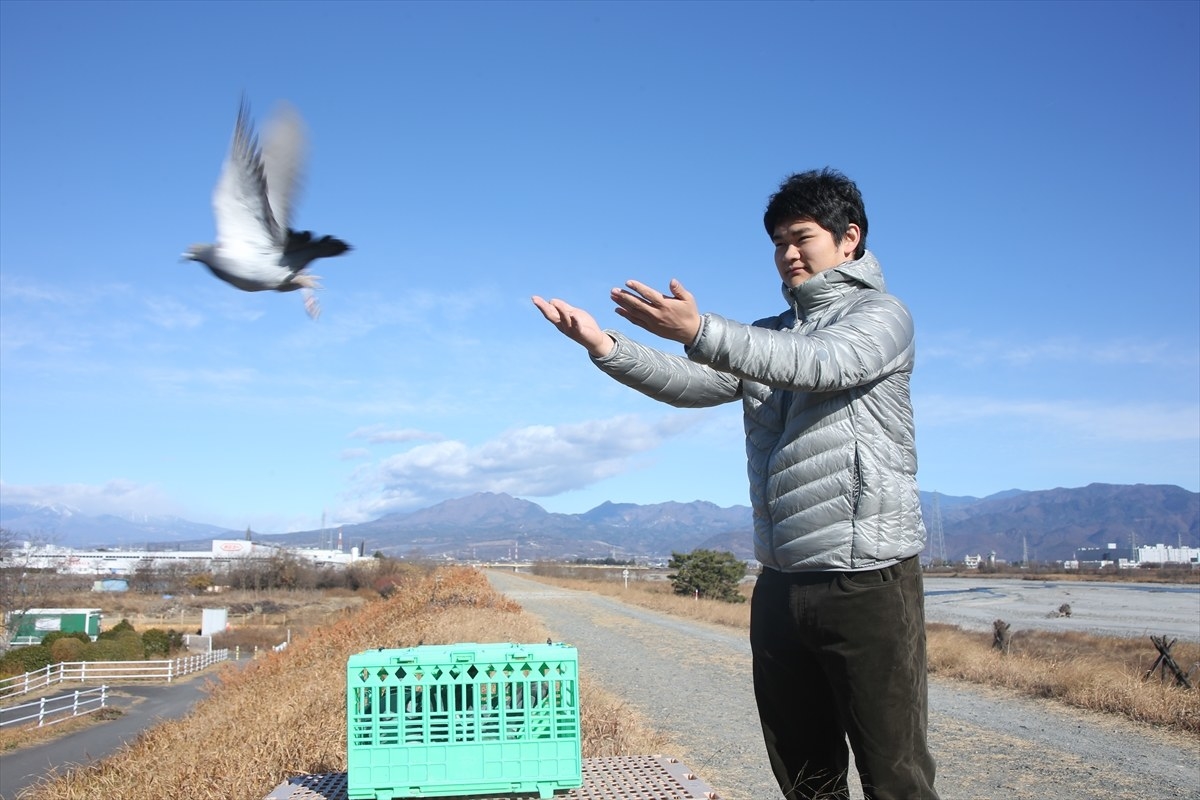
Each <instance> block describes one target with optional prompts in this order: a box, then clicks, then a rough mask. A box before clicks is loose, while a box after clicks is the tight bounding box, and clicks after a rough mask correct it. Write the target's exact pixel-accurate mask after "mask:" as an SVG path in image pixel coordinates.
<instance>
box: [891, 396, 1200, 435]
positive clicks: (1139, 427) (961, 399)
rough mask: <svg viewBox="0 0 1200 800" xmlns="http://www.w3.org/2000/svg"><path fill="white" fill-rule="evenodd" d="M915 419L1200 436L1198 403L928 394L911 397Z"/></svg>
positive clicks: (1104, 432) (1092, 432)
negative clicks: (990, 420) (995, 422)
mask: <svg viewBox="0 0 1200 800" xmlns="http://www.w3.org/2000/svg"><path fill="white" fill-rule="evenodd" d="M914 402H915V404H916V413H917V422H918V425H937V426H950V425H956V424H959V423H962V422H969V421H978V420H983V419H999V420H1008V421H1021V422H1024V423H1031V422H1032V423H1034V424H1038V425H1043V426H1045V427H1047V428H1054V429H1069V430H1071V431H1074V432H1075V433H1077V434H1081V435H1084V436H1087V437H1088V438H1089V439H1093V440H1106V439H1107V440H1111V441H1121V442H1188V441H1195V440H1197V439H1200V407H1198V406H1195V405H1167V404H1158V405H1154V404H1146V403H1136V404H1135V403H1125V404H1114V403H1105V404H1100V403H1094V402H1093V403H1084V402H1079V401H1030V400H1002V399H998V398H994V397H971V396H948V395H930V396H922V397H918V398H915V400H914Z"/></svg>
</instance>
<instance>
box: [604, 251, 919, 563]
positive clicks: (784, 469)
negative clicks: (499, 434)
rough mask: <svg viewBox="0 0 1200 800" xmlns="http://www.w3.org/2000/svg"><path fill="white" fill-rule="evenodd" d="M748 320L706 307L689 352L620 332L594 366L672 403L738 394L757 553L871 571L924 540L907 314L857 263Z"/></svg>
mask: <svg viewBox="0 0 1200 800" xmlns="http://www.w3.org/2000/svg"><path fill="white" fill-rule="evenodd" d="M784 296H785V298H786V299H787V300H788V303H789V305H790V306H791V308H790V309H789V310H788V311H786V312H784V313H782V314H780V315H778V316H775V317H769V318H767V319H762V320H759V321H757V322H755V323H754V324H753V325H745V324H742V323H739V322H734V321H732V320H728V319H725V318H723V317H720V316H718V315H716V314H705V315H704V317H703V321H702V324H701V327H700V333H699V335H698V336H697V337H696V340H695V341H694V342H693V343H692V344H691V345H690V346H689V347H688V348H686V351H687V355H688V358H683V357H680V356H675V355H668V354H666V353H662V352H660V351H658V350H654V349H652V348H649V347H646V346H644V345H641V344H638V343H637V342H634V341H633V340H631V339H629V338H628V337H625V336H623V335H621V334H620V333H618V332H616V331H609V332H608V333H609V334H610V335H611V336H612V337H613V339H614V340H615V342H616V346H615V347H613V348H612V350H611V351H610V352H609V353H608V355H606V356H605V357H603V358H598V359H595V363H596V365H597V366H598V367H599V368H600V369H601V370H603V371H604V372H605V373H607V374H608V375H610V376H612V377H613V378H615V379H616V380H618V381H620V382H621V383H624V384H625V385H627V386H631V387H633V388H634V389H637V390H638V391H640V392H642V393H643V394H646V395H648V396H650V397H653V398H654V399H656V400H660V401H662V402H665V403H669V404H671V405H673V406H678V407H683V408H699V407H705V406H714V405H718V404H720V403H727V402H730V401H732V400H735V399H737V398H739V397H740V398H741V400H742V407H743V412H744V415H745V427H746V456H747V472H748V474H749V478H750V501H751V505H752V507H753V510H754V553H755V557H756V558H757V559H758V560H759V561H760V562H762V563H763V564H764V565H765V566H767V567H771V568H773V569H777V570H782V571H784V572H809V571H820V570H863V569H876V568H879V567H885V566H888V565H890V564H893V563H895V562H897V561H899V560H901V559H903V558H907V557H908V556H912V555H916V554H917V553H919V552H920V551H921V550H922V549H923V548H924V546H925V525H924V523H923V522H922V520H921V505H920V495H919V493H918V491H917V482H916V472H917V456H916V448H915V446H914V439H913V417H912V404H911V402H910V400H909V387H908V384H909V377H910V375H911V374H912V368H913V356H914V347H913V323H912V317H911V315H910V314H909V312H908V309H907V308H906V307H905V305H904V304H903V303H902V302H900V300H899V299H898V298H896V297H895V296H893V295H890V294H888V293H887V292H886V290H885V287H884V282H883V273H882V271H881V270H880V268H879V262H878V261H876V260H875V257H874V256H873V255H872V254H871V253H870V252H867V253H866V254H865V255H864V256H863V257H862V258H861V259H858V260H856V261H849V262H847V263H845V264H842V265H841V266H839V267H835V268H833V269H831V270H826V271H825V272H820V273H817V274H816V275H814V276H813V277H812V278H810V279H808V280H807V281H805V282H804V283H802V284H801V285H800V286H797V287H795V288H788V287H786V286H785V287H784Z"/></svg>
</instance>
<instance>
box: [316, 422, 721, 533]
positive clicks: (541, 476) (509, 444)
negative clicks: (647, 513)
mask: <svg viewBox="0 0 1200 800" xmlns="http://www.w3.org/2000/svg"><path fill="white" fill-rule="evenodd" d="M703 418H704V416H703V415H698V414H674V413H668V414H666V415H664V416H662V417H660V418H657V419H653V420H648V419H645V418H643V417H640V416H635V415H627V416H620V417H613V418H609V419H603V420H592V421H588V422H581V423H573V424H566V425H530V426H527V427H523V428H514V429H512V430H508V431H505V432H504V433H502V434H501V435H499V436H498V437H496V438H495V439H492V440H491V441H488V442H485V443H483V444H481V445H475V446H473V445H470V444H467V443H465V442H461V441H454V440H448V441H440V442H434V443H430V444H422V445H418V446H416V447H413V448H411V449H409V450H407V451H406V452H403V453H398V454H396V455H392V456H389V457H387V458H385V459H383V460H382V461H381V462H380V463H379V464H377V465H375V466H373V467H371V468H370V469H362V470H360V471H359V472H358V473H357V474H356V476H355V477H354V478H353V481H354V482H355V483H356V486H355V487H354V490H353V492H352V495H353V497H352V499H350V500H349V504H348V507H347V508H344V509H342V510H341V512H339V517H340V518H343V519H346V520H348V521H358V520H363V519H372V518H376V517H379V516H380V515H382V514H386V513H389V512H394V511H399V510H402V509H407V508H413V507H419V506H423V505H428V504H430V503H433V502H437V501H439V500H443V499H446V498H451V497H461V496H465V495H469V494H473V493H475V492H505V493H507V494H512V495H517V496H522V497H549V496H553V495H556V494H559V493H562V492H566V491H571V490H574V489H580V488H583V487H586V486H590V485H592V484H594V483H596V482H598V481H602V480H604V479H605V478H610V477H612V476H614V475H618V474H621V473H624V472H627V471H628V470H630V469H633V468H634V467H635V466H636V465H637V464H638V461H639V457H640V456H644V455H645V454H646V453H649V452H650V451H653V450H654V449H656V448H658V447H659V446H661V445H662V444H663V443H664V442H665V441H666V440H668V439H670V438H672V437H675V436H679V435H681V434H683V433H684V432H686V431H688V430H690V429H692V428H693V427H695V426H696V425H698V424H700V423H701V422H702V420H703Z"/></svg>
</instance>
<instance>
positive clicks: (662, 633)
mask: <svg viewBox="0 0 1200 800" xmlns="http://www.w3.org/2000/svg"><path fill="white" fill-rule="evenodd" d="M489 578H490V579H491V581H492V583H493V585H494V586H495V587H496V588H497V589H498V590H500V591H502V592H504V593H505V594H506V595H508V596H509V597H511V598H512V599H513V600H516V601H517V602H519V603H520V604H521V605H522V606H523V607H524V608H525V609H526V610H527V611H528V612H530V613H531V614H533V615H535V616H537V617H539V618H540V619H541V620H542V621H543V623H544V624H545V625H546V627H547V628H549V629H550V631H551V633H552V635H553V636H554V638H555V639H556V640H561V641H566V642H570V643H571V644H573V645H575V646H576V647H577V648H578V649H579V662H580V674H581V676H582V678H583V679H584V680H596V681H597V682H598V683H599V684H600V685H601V686H603V687H604V688H606V689H607V690H608V691H610V692H612V693H614V694H617V695H619V696H621V697H624V698H625V699H626V700H627V701H628V702H630V704H632V705H633V706H635V707H636V708H638V709H639V710H640V711H641V712H642V713H644V714H645V715H646V716H647V717H648V718H649V720H650V721H651V723H652V724H654V725H655V726H656V727H658V728H659V729H660V730H662V731H664V732H665V733H667V734H668V735H669V736H671V738H672V740H673V742H674V743H675V745H674V747H675V750H674V751H673V752H671V753H667V754H666V755H673V756H676V757H677V758H679V759H680V760H681V761H683V762H684V763H685V764H686V765H687V766H688V767H690V768H691V769H692V770H694V771H695V772H696V774H697V775H698V776H699V777H700V778H701V779H702V780H704V781H706V782H707V783H709V784H710V785H711V786H713V788H715V789H716V790H717V791H718V792H719V794H720V796H721V798H723V800H774V799H775V798H779V797H780V793H779V790H778V788H777V787H776V786H775V782H774V779H773V778H772V777H771V773H770V769H769V767H768V765H767V761H766V755H765V753H764V751H763V747H762V741H761V733H760V731H759V727H758V719H757V715H756V713H755V710H754V698H753V692H752V688H751V678H750V646H749V642H748V640H747V636H746V634H745V633H744V632H739V631H733V630H730V629H728V628H721V627H718V626H713V625H706V624H704V623H697V622H693V621H690V620H683V619H679V618H676V617H670V616H668V615H664V614H659V613H657V612H653V611H649V610H646V609H641V608H636V607H634V606H627V605H625V604H623V603H621V602H619V601H617V600H614V599H612V598H607V597H602V596H599V595H594V594H590V593H587V592H576V591H571V590H567V589H560V588H557V587H551V586H547V585H545V584H540V583H537V582H536V581H531V580H528V579H526V578H522V577H520V576H517V575H514V574H512V573H504V572H495V571H494V572H491V573H489ZM927 589H928V586H927ZM1038 607H1039V608H1040V605H1039V606H1038ZM1052 608H1057V605H1055V606H1053V607H1052ZM994 610H995V607H994V606H993V607H991V608H990V609H989V613H990V612H991V611H994ZM985 616H986V615H985ZM996 616H1003V615H1001V614H996V615H993V616H992V617H991V618H990V619H988V621H987V628H988V629H990V627H991V619H995V618H996ZM932 617H933V615H931V618H932ZM946 621H950V620H946ZM1014 627H1015V625H1014ZM930 741H931V746H932V748H933V752H934V756H935V757H936V758H937V760H938V787H939V791H940V793H941V795H942V798H943V800H1035V798H1036V800H1081V798H1094V799H1095V800H1108V799H1110V798H1111V800H1142V798H1146V799H1147V800H1149V799H1150V798H1153V800H1169V799H1170V798H1193V799H1195V800H1200V742H1198V741H1197V739H1196V738H1195V737H1187V736H1182V735H1178V734H1168V733H1165V732H1162V731H1158V730H1155V729H1152V728H1149V727H1146V726H1140V725H1135V724H1132V723H1128V722H1125V721H1124V720H1121V719H1116V718H1111V717H1108V716H1102V715H1098V714H1088V713H1082V712H1078V711H1074V710H1070V709H1065V708H1062V707H1059V706H1057V705H1055V704H1052V703H1050V702H1038V701H1033V700H1026V699H1024V698H1021V697H1018V696H1015V695H1012V694H1010V693H1004V692H1000V691H996V690H989V689H986V688H980V687H976V686H972V685H967V684H959V683H954V682H950V681H944V680H933V681H931V684H930ZM860 791H861V790H860V789H859V788H858V787H857V786H854V792H855V793H856V794H855V795H854V796H855V797H861V796H862V795H861V793H860Z"/></svg>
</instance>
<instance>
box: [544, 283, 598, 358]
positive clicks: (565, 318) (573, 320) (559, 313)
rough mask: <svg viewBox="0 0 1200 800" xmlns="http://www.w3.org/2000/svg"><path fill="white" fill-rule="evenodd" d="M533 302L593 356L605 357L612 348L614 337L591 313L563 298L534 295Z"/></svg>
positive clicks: (563, 331)
mask: <svg viewBox="0 0 1200 800" xmlns="http://www.w3.org/2000/svg"><path fill="white" fill-rule="evenodd" d="M533 304H534V305H535V306H537V307H538V311H541V312H542V316H543V317H545V318H546V319H547V320H549V321H550V323H551V324H552V325H553V326H554V327H556V328H558V330H559V331H560V332H561V333H562V334H563V336H566V337H567V338H569V339H572V340H573V341H576V342H579V343H580V344H581V345H583V346H584V347H586V348H587V351H588V355H590V356H591V357H592V358H603V357H604V356H606V355H608V352H609V351H610V350H612V347H613V340H612V337H611V336H609V335H608V334H607V333H605V332H604V331H603V330H601V329H600V326H599V325H597V324H596V320H595V319H594V318H593V317H592V315H591V314H589V313H588V312H586V311H584V310H583V309H582V308H575V306H573V305H570V304H569V303H565V302H563V301H562V300H558V299H553V300H548V301H547V300H543V299H542V298H540V297H538V296H537V295H534V297H533Z"/></svg>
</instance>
